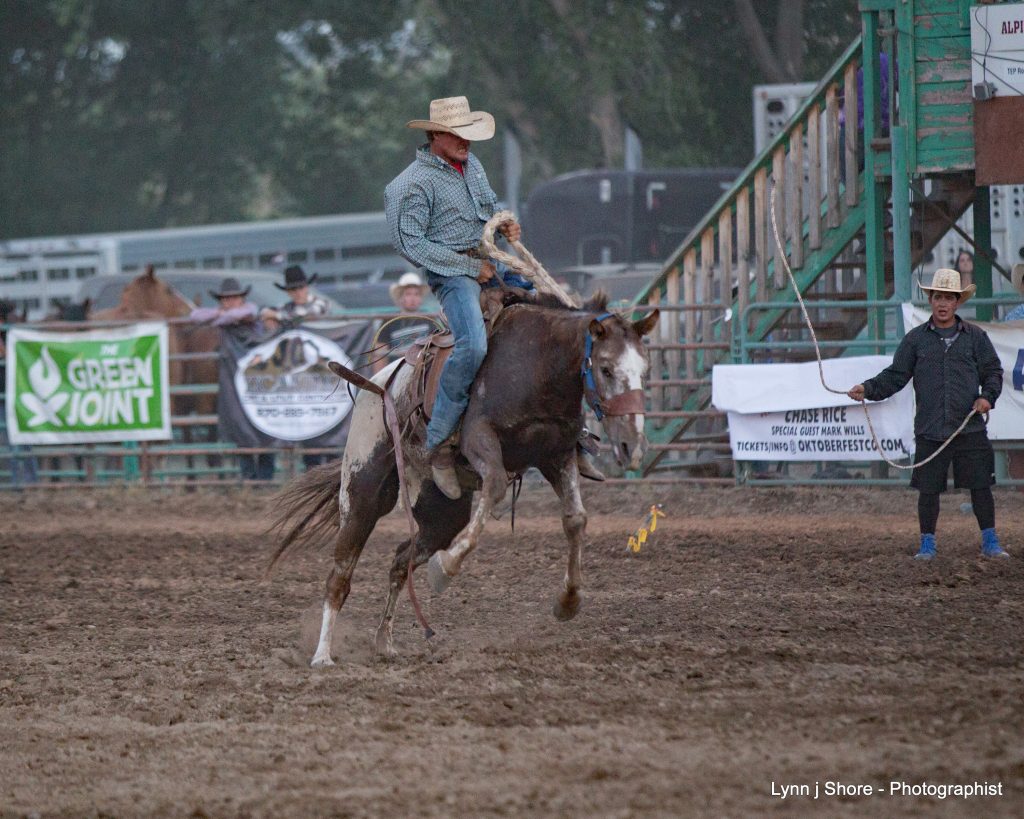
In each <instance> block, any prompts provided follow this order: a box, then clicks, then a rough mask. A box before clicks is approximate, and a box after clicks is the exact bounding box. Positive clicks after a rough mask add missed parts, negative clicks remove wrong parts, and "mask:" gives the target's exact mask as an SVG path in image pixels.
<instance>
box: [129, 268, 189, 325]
mask: <svg viewBox="0 0 1024 819" xmlns="http://www.w3.org/2000/svg"><path fill="white" fill-rule="evenodd" d="M120 306H121V307H122V308H123V309H124V311H125V312H127V313H128V314H129V315H131V316H145V315H158V316H163V317H165V318H174V317H175V316H187V315H188V314H189V312H190V310H191V307H190V305H189V304H188V302H187V301H186V300H185V299H184V298H183V297H182V296H181V294H180V293H178V291H177V290H175V289H174V288H173V287H171V286H170V285H169V284H168V283H167V282H165V281H163V280H162V279H159V278H157V275H156V273H155V271H154V270H153V266H152V265H146V272H145V273H143V274H142V275H141V276H136V277H135V278H134V279H132V280H131V281H130V282H128V284H127V285H125V288H124V291H123V292H122V293H121V305H120Z"/></svg>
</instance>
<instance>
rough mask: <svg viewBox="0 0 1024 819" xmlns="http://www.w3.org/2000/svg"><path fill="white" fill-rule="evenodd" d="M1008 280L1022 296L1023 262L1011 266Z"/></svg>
mask: <svg viewBox="0 0 1024 819" xmlns="http://www.w3.org/2000/svg"><path fill="white" fill-rule="evenodd" d="M1010 281H1011V282H1012V283H1013V289H1014V290H1016V291H1017V292H1018V293H1020V294H1021V295H1022V296H1024V262H1021V263H1020V264H1015V265H1014V266H1013V270H1011V271H1010Z"/></svg>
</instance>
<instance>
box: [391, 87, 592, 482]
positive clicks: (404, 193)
mask: <svg viewBox="0 0 1024 819" xmlns="http://www.w3.org/2000/svg"><path fill="white" fill-rule="evenodd" d="M406 127H408V128H412V129H416V130H423V131H426V132H427V142H426V144H424V145H421V146H420V147H419V148H418V149H417V151H416V158H415V159H414V160H413V162H412V164H410V165H409V166H408V167H407V168H406V169H405V170H404V171H402V173H400V174H399V175H398V176H397V177H395V178H394V179H393V180H392V181H391V182H390V184H388V186H387V188H386V189H385V191H384V209H385V213H386V215H387V220H388V227H389V228H390V231H391V240H392V242H393V244H394V245H395V248H396V250H397V251H398V252H399V254H401V255H402V256H403V257H404V258H406V259H407V260H408V261H409V262H411V263H412V264H414V265H416V266H417V267H422V268H424V269H425V270H426V273H427V284H428V285H429V286H430V289H431V290H432V291H433V293H434V295H435V296H436V297H437V299H438V301H439V302H440V303H441V308H442V309H443V310H444V314H445V317H446V318H447V320H448V325H449V327H450V328H451V331H452V334H453V335H454V337H455V349H454V351H453V352H452V355H451V357H450V358H449V359H448V361H447V362H445V365H444V370H443V371H442V374H441V384H440V389H439V390H438V394H437V399H436V402H435V404H434V412H433V417H431V419H430V424H429V425H428V427H427V449H428V450H429V451H430V465H431V470H432V473H433V478H434V483H436V484H437V487H438V489H440V490H441V491H442V492H443V493H444V494H445V495H447V496H448V497H449V498H458V497H459V496H460V495H461V494H462V489H461V487H460V486H459V482H458V478H457V476H456V473H455V454H456V445H455V443H454V441H453V440H452V435H453V433H454V432H455V431H456V428H457V427H458V425H459V420H460V419H461V417H462V414H463V412H464V411H465V409H466V405H467V404H468V403H469V389H470V387H471V385H472V384H473V379H474V378H475V376H476V373H477V370H478V369H479V368H480V365H481V363H482V362H483V360H484V356H485V355H486V354H487V334H486V331H485V328H484V321H483V313H482V311H481V309H480V288H481V287H483V286H487V285H488V283H491V286H494V285H495V284H497V282H494V281H492V280H494V278H495V276H496V275H501V276H502V281H503V282H504V283H506V284H509V285H513V286H522V285H523V284H528V282H525V280H523V279H521V277H519V276H515V275H514V274H512V273H511V271H508V270H507V268H505V266H504V265H497V266H496V265H495V264H494V263H493V262H492V261H491V260H490V259H488V258H486V257H484V256H482V255H481V253H480V251H479V250H478V245H479V243H480V239H481V237H482V236H483V228H484V225H485V224H486V222H487V220H488V219H490V218H491V217H492V216H493V215H494V214H495V213H496V212H497V204H498V196H497V194H496V193H495V192H494V191H493V190H492V189H491V186H490V183H489V182H488V181H487V174H486V173H485V171H484V168H483V165H481V164H480V160H479V159H477V157H476V156H474V155H473V154H472V153H470V150H469V148H470V144H471V143H473V142H479V141H483V140H487V139H490V138H491V137H493V136H494V117H493V116H491V114H489V113H487V112H486V111H471V110H470V106H469V101H468V100H467V99H466V97H447V98H444V99H436V100H432V101H431V103H430V113H429V118H428V119H425V120H422V119H416V120H412V121H410V122H408V123H407V124H406ZM499 232H500V233H502V234H503V235H504V236H505V238H506V239H508V240H509V241H512V242H515V241H519V239H520V238H521V235H522V232H521V230H520V227H519V225H518V224H517V223H515V222H511V223H507V224H504V225H502V226H501V227H500V228H499ZM587 467H589V465H587ZM582 468H586V467H585V466H584V465H583V464H581V472H582ZM589 470H593V468H592V467H589ZM593 471H594V472H596V470H593ZM594 477H596V479H598V480H603V478H604V476H603V475H600V473H596V475H594Z"/></svg>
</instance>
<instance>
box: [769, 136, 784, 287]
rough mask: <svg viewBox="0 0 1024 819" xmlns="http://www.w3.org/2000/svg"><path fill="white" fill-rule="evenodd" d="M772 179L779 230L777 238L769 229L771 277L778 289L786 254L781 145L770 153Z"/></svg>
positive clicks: (782, 280) (776, 221)
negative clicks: (771, 255) (772, 264)
mask: <svg viewBox="0 0 1024 819" xmlns="http://www.w3.org/2000/svg"><path fill="white" fill-rule="evenodd" d="M772 181H773V182H774V184H775V223H776V224H775V226H776V227H778V230H779V235H778V237H777V238H776V236H775V231H774V229H772V231H771V242H772V247H773V251H772V252H773V254H774V259H775V269H774V271H773V273H774V276H773V277H772V278H773V279H774V284H775V289H776V290H779V289H781V288H782V286H783V285H785V283H786V273H785V267H784V266H783V257H784V256H785V255H786V211H785V207H786V148H785V146H783V145H780V146H779V147H778V148H776V149H775V153H774V154H773V155H772ZM770 218H771V217H770V216H769V219H770Z"/></svg>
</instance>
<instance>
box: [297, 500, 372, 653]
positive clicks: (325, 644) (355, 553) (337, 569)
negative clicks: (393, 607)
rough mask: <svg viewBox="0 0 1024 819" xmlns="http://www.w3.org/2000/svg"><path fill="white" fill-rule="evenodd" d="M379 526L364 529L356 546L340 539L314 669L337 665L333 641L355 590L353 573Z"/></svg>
mask: <svg viewBox="0 0 1024 819" xmlns="http://www.w3.org/2000/svg"><path fill="white" fill-rule="evenodd" d="M376 522H377V518H376V517H374V518H373V520H372V522H371V523H370V525H369V527H365V525H364V526H363V527H361V528H364V529H367V531H366V536H365V537H363V538H362V539H361V540H358V541H356V542H352V541H348V540H347V539H346V540H345V541H343V540H342V539H341V537H339V539H338V546H337V551H336V554H335V558H334V568H333V569H332V570H331V573H330V575H328V577H327V594H325V595H324V609H323V617H322V619H321V621H320V641H319V642H318V643H317V646H316V653H315V654H314V655H313V659H312V660H311V661H310V663H309V664H310V665H311V666H312V667H313V668H324V667H326V666H329V665H334V660H333V659H331V639H332V638H333V637H334V622H335V620H337V618H338V612H339V611H341V607H342V606H343V605H345V600H346V599H347V598H348V593H349V592H350V591H351V590H352V572H354V571H355V568H356V563H357V562H359V555H361V554H362V553H363V545H364V544H365V543H366V538H368V537H369V536H370V531H372V530H373V526H374V524H375V523H376ZM348 528H349V527H343V528H342V533H343V534H345V532H346V529H348Z"/></svg>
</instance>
